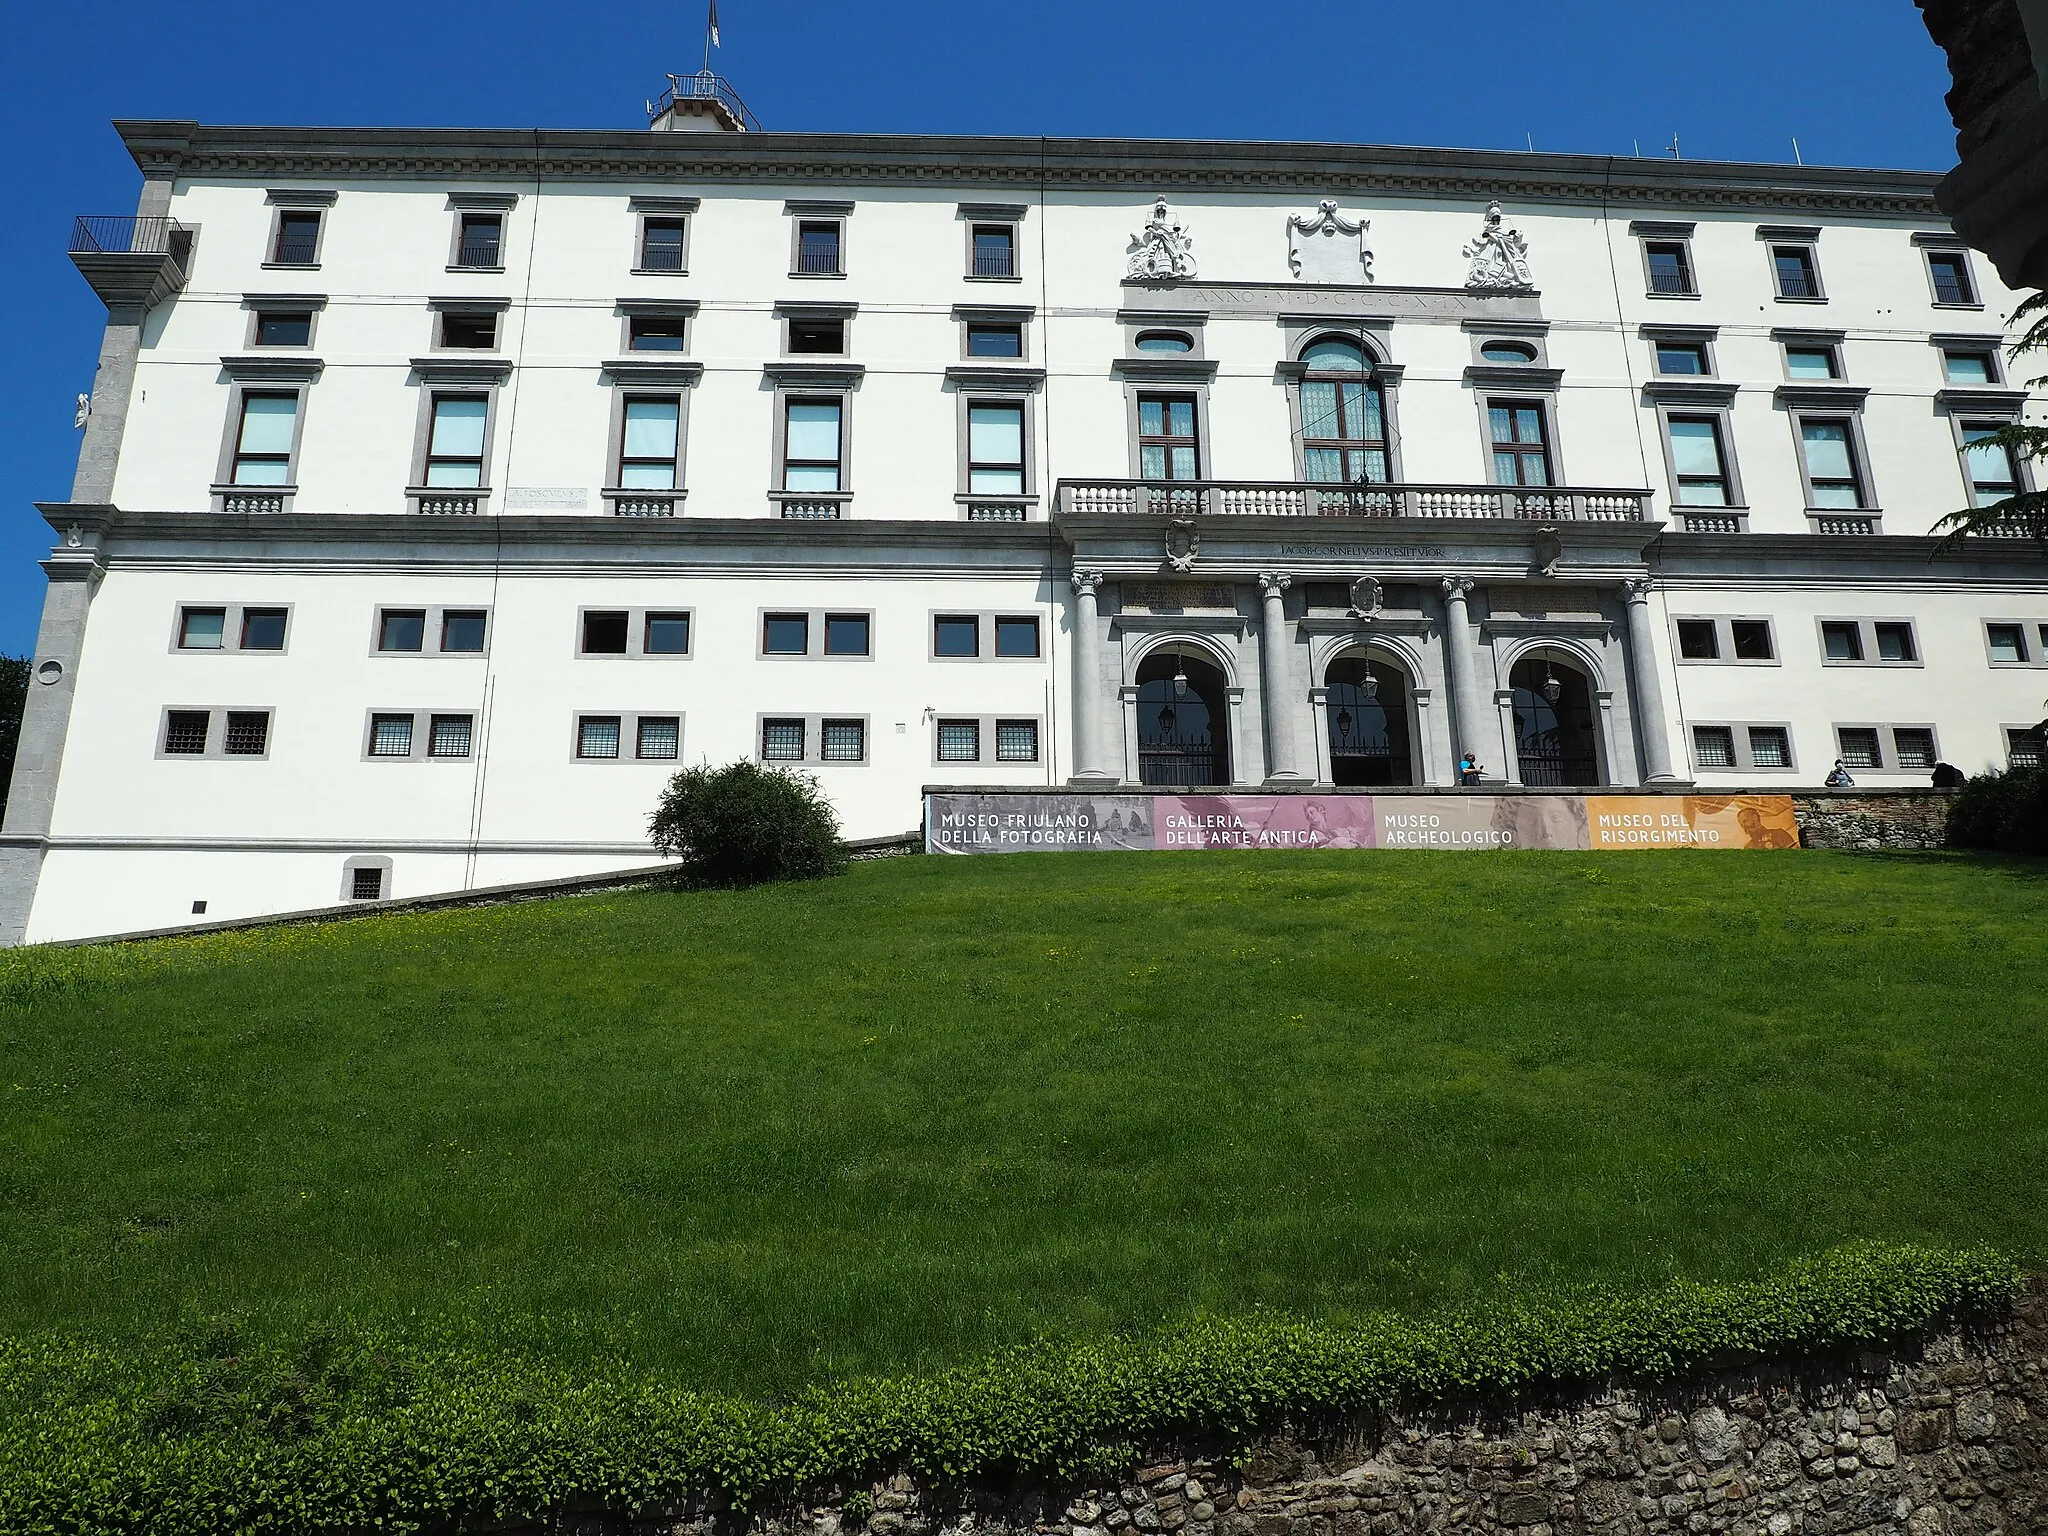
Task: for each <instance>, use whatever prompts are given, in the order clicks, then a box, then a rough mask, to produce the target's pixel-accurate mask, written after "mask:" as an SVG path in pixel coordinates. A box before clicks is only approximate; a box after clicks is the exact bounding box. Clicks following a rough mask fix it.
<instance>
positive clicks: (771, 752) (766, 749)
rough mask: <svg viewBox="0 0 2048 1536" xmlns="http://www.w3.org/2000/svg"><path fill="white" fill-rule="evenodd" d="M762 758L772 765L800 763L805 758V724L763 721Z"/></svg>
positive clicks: (787, 721)
mask: <svg viewBox="0 0 2048 1536" xmlns="http://www.w3.org/2000/svg"><path fill="white" fill-rule="evenodd" d="M761 756H762V757H763V758H764V759H765V760H766V761H768V762H771V763H800V762H802V761H803V758H804V723H803V721H801V720H763V721H762V722H761Z"/></svg>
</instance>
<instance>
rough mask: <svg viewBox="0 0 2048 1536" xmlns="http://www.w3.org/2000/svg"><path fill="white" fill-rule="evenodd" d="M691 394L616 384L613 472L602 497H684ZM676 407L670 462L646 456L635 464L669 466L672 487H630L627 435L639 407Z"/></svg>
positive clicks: (610, 460) (613, 394) (614, 391)
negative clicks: (684, 468) (673, 441)
mask: <svg viewBox="0 0 2048 1536" xmlns="http://www.w3.org/2000/svg"><path fill="white" fill-rule="evenodd" d="M690 393H691V392H690V391H689V390H687V389H683V388H675V389H662V388H648V387H646V386H644V385H638V384H615V385H613V386H612V425H611V446H612V451H611V456H610V459H609V465H610V468H609V470H608V472H607V473H606V476H605V485H604V489H603V491H602V492H601V493H600V494H601V495H602V496H604V497H606V498H608V499H614V500H616V499H625V498H631V497H634V496H649V497H661V496H678V497H679V496H683V495H685V494H686V491H685V488H684V484H683V464H684V454H683V448H684V444H685V443H686V442H688V440H689V437H688V432H687V430H686V429H687V427H688V425H689V419H690ZM643 404H644V405H672V406H674V407H675V409H676V441H675V450H674V452H673V453H672V454H671V455H670V456H669V457H668V458H667V459H651V458H648V457H646V456H645V455H642V456H641V457H639V458H637V459H634V460H632V462H633V463H634V464H666V465H667V466H668V469H669V484H668V485H666V486H628V485H627V484H626V468H627V462H628V461H627V458H626V433H627V429H628V427H629V425H630V424H631V420H632V409H633V407H634V406H635V405H643Z"/></svg>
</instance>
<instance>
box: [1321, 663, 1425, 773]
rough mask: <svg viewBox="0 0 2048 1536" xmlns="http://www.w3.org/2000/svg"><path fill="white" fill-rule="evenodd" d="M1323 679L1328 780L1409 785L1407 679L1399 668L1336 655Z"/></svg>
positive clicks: (1410, 762) (1409, 756)
mask: <svg viewBox="0 0 2048 1536" xmlns="http://www.w3.org/2000/svg"><path fill="white" fill-rule="evenodd" d="M1325 681H1326V685H1327V686H1326V690H1325V692H1326V696H1327V699H1326V703H1325V704H1324V715H1325V718H1326V719H1327V720H1328V721H1329V727H1330V782H1331V783H1333V784H1346V785H1350V784H1376V785H1394V784H1413V783H1414V782H1415V767H1414V758H1413V755H1412V754H1411V753H1410V752H1409V750H1408V680H1407V678H1405V677H1404V676H1403V675H1402V674H1401V672H1400V671H1399V669H1397V668H1395V667H1390V666H1386V665H1384V664H1383V663H1380V662H1375V661H1367V660H1366V659H1365V658H1364V657H1363V656H1340V657H1338V658H1337V660H1335V661H1333V662H1331V663H1330V670H1329V674H1328V676H1327V678H1326V679H1325Z"/></svg>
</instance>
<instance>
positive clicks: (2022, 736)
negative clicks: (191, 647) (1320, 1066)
mask: <svg viewBox="0 0 2048 1536" xmlns="http://www.w3.org/2000/svg"><path fill="white" fill-rule="evenodd" d="M2044 740H2048V738H2044V737H2043V734H2042V731H2041V727H2040V726H2038V725H2036V726H2032V727H2029V728H2027V729H2016V728H2014V727H2011V726H2008V727H2007V728H2006V732H2005V762H2006V766H2007V767H2009V768H2039V767H2041V766H2042V765H2043V764H2044V763H2048V750H2044ZM164 750H165V751H169V750H170V749H169V748H168V747H166V748H165V749H164Z"/></svg>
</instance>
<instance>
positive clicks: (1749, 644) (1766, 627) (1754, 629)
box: [1728, 619, 1777, 661]
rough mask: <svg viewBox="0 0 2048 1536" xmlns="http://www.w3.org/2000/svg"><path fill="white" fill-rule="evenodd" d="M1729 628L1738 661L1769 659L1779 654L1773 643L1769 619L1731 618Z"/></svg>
mask: <svg viewBox="0 0 2048 1536" xmlns="http://www.w3.org/2000/svg"><path fill="white" fill-rule="evenodd" d="M1728 629H1729V634H1730V637H1731V638H1732V639H1733V640H1734V642H1735V659H1736V660H1737V661H1769V660H1771V659H1772V657H1773V656H1775V655H1776V654H1777V652H1776V650H1775V649H1774V648H1773V646H1772V645H1771V625H1770V621H1769V620H1768V619H1731V620H1730V621H1729V624H1728Z"/></svg>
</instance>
